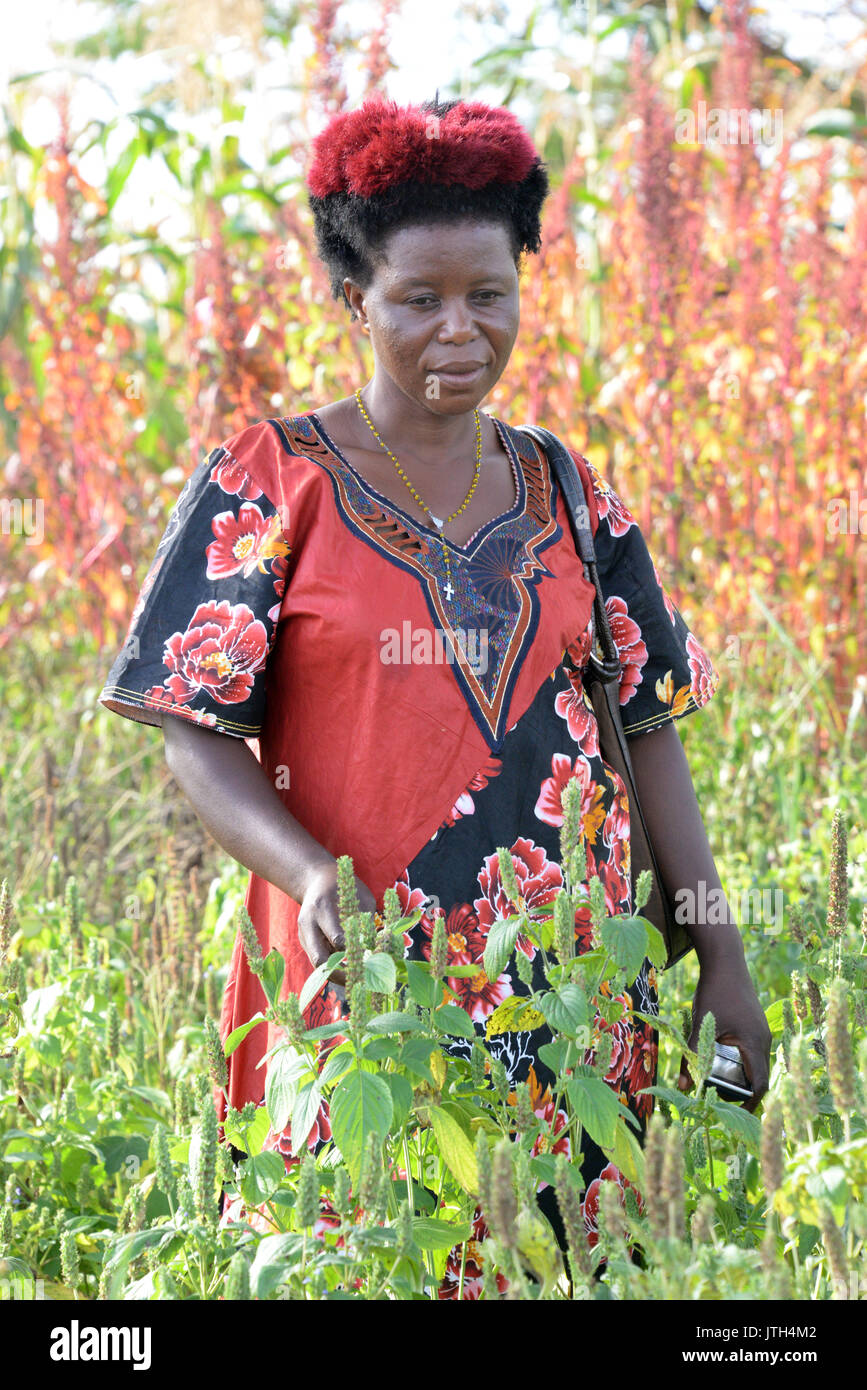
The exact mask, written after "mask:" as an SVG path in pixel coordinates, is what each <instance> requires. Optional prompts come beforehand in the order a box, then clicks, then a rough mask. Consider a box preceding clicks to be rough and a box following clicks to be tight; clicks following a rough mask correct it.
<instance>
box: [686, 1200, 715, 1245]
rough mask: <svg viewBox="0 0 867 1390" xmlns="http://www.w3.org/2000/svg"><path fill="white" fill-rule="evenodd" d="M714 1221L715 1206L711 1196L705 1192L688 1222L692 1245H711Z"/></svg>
mask: <svg viewBox="0 0 867 1390" xmlns="http://www.w3.org/2000/svg"><path fill="white" fill-rule="evenodd" d="M715 1223H716V1208H715V1207H714V1203H713V1198H712V1197H710V1196H708V1194H707V1193H706V1192H705V1193H704V1194H703V1195H702V1196H701V1197H700V1198H699V1201H698V1206H697V1207H696V1209H695V1211H694V1212H693V1214H692V1221H691V1222H690V1235H691V1236H692V1243H693V1246H699V1245H713V1243H714V1241H713V1233H714V1225H715Z"/></svg>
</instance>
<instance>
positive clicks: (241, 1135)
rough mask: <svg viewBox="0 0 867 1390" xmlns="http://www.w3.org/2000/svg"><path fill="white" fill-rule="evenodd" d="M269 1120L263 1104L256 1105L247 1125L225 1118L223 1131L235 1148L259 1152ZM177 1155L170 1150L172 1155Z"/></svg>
mask: <svg viewBox="0 0 867 1390" xmlns="http://www.w3.org/2000/svg"><path fill="white" fill-rule="evenodd" d="M270 1128H271V1122H270V1120H269V1119H268V1110H267V1107H266V1106H264V1105H257V1106H256V1113H255V1115H254V1116H253V1118H252V1120H251V1121H250V1123H249V1125H233V1124H231V1123H230V1121H229V1120H228V1119H227V1120H226V1123H225V1125H224V1126H223V1132H224V1134H225V1136H226V1138H227V1139H228V1141H229V1143H230V1144H234V1146H235V1148H236V1149H242V1150H243V1152H244V1153H249V1154H257V1153H261V1151H262V1145H263V1144H264V1142H265V1138H266V1135H267V1133H268V1130H269V1129H270ZM176 1156H177V1155H176V1154H175V1152H174V1150H172V1157H173V1158H175V1157H176Z"/></svg>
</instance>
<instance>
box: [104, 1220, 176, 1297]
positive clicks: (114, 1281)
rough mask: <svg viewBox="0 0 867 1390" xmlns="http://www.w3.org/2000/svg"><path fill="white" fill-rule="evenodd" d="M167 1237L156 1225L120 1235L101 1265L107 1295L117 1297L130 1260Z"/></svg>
mask: <svg viewBox="0 0 867 1390" xmlns="http://www.w3.org/2000/svg"><path fill="white" fill-rule="evenodd" d="M168 1238H169V1237H168V1236H167V1232H166V1231H165V1230H163V1229H162V1228H161V1227H158V1226H157V1227H151V1228H150V1229H149V1230H146V1231H134V1232H133V1233H132V1234H130V1235H124V1236H121V1237H120V1239H119V1240H116V1241H115V1242H114V1243H113V1244H112V1246H111V1253H110V1255H109V1257H108V1259H107V1261H106V1263H105V1265H104V1267H103V1268H104V1270H105V1273H106V1275H107V1287H106V1294H107V1296H108V1297H109V1298H111V1299H119V1298H120V1291H121V1289H122V1288H123V1283H124V1279H125V1277H126V1272H127V1270H128V1269H129V1266H130V1262H131V1261H132V1260H135V1259H137V1258H138V1256H139V1255H142V1254H143V1253H144V1251H145V1250H149V1249H150V1248H151V1246H154V1245H160V1244H162V1242H163V1241H167V1239H168Z"/></svg>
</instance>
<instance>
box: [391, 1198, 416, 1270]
mask: <svg viewBox="0 0 867 1390" xmlns="http://www.w3.org/2000/svg"><path fill="white" fill-rule="evenodd" d="M412 1219H413V1211H412V1204H411V1203H410V1202H401V1204H400V1207H399V1209H398V1213H397V1220H396V1221H395V1223H394V1225H395V1230H396V1231H397V1245H396V1246H395V1252H394V1253H395V1255H396V1256H397V1257H400V1256H402V1255H409V1254H410V1252H411V1251H412V1246H413V1228H412Z"/></svg>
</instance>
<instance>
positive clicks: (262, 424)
mask: <svg viewBox="0 0 867 1390" xmlns="http://www.w3.org/2000/svg"><path fill="white" fill-rule="evenodd" d="M312 413H313V412H310V411H306V412H303V413H299V414H297V415H271V416H264V417H262V418H261V419H259V420H255V421H253V422H252V423H250V424H249V425H244V426H242V428H241V429H240V430H238V431H236V432H235V433H234V434H231V435H227V436H226V437H225V439H223V440H222V441H221V443H220V444H218V445H217V447H216V448H215V449H214V450H213V451H212V452H211V454H210V455H209V458H208V462H209V464H210V465H211V468H212V470H213V469H216V471H217V474H218V475H219V476H217V478H216V480H217V481H218V482H223V481H231V482H232V484H233V486H232V489H231V490H232V491H236V490H237V486H238V484H239V483H240V482H242V480H243V478H244V476H246V477H247V478H249V480H250V484H251V486H252V487H255V488H258V489H259V490H261V491H262V492H264V493H265V494H267V495H269V496H271V497H274V498H278V497H282V496H284V495H285V492H286V489H287V487H289V486H291V487H293V488H297V487H299V486H302V485H303V484H304V483H305V482H306V481H312V480H314V479H316V478H318V477H321V473H322V470H321V468H320V467H318V466H317V457H318V455H319V454H320V452H321V441H320V440H319V436H318V435H317V433H316V431H315V429H314V427H313V424H312V422H311V419H310V416H311V414H312Z"/></svg>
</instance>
